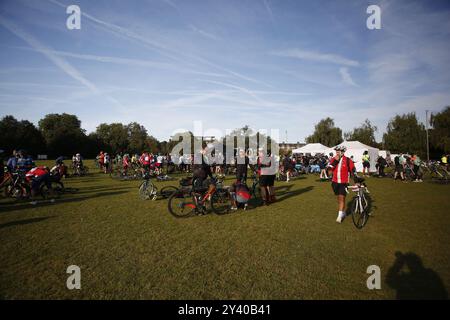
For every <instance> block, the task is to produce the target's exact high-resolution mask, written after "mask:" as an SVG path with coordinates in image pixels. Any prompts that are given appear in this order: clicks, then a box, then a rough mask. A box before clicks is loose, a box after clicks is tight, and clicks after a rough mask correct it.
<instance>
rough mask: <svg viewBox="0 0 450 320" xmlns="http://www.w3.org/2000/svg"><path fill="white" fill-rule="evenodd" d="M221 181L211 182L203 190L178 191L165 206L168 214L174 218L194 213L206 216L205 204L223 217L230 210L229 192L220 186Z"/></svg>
mask: <svg viewBox="0 0 450 320" xmlns="http://www.w3.org/2000/svg"><path fill="white" fill-rule="evenodd" d="M221 184H222V181H220V180H217V181H213V182H212V183H211V184H210V185H209V187H208V188H207V189H206V190H205V188H202V189H192V188H191V189H189V190H186V189H179V190H177V191H176V192H174V193H173V194H172V195H171V196H170V197H169V201H168V204H167V207H168V209H169V212H170V213H171V214H172V215H173V216H174V217H176V218H186V217H189V216H191V215H193V214H195V213H197V214H206V212H207V208H206V204H207V202H210V206H211V209H212V211H213V212H214V213H216V214H218V215H223V214H226V213H228V212H229V211H230V210H231V197H230V193H229V190H228V189H227V188H225V187H223V186H222V185H221Z"/></svg>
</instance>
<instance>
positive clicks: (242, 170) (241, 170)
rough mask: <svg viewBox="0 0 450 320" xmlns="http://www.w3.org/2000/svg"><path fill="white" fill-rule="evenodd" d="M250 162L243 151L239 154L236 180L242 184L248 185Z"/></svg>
mask: <svg viewBox="0 0 450 320" xmlns="http://www.w3.org/2000/svg"><path fill="white" fill-rule="evenodd" d="M249 162H250V160H249V159H248V157H247V155H246V154H245V151H244V150H243V149H240V150H239V154H238V156H237V158H236V180H237V181H239V182H240V183H243V184H246V183H247V169H248V165H249Z"/></svg>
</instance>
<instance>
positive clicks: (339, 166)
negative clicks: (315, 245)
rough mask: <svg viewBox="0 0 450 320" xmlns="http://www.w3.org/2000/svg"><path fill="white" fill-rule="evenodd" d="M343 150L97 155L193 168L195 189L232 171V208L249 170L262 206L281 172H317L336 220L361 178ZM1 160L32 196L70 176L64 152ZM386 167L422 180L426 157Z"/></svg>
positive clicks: (101, 162)
mask: <svg viewBox="0 0 450 320" xmlns="http://www.w3.org/2000/svg"><path fill="white" fill-rule="evenodd" d="M345 152H346V148H345V147H343V146H341V147H336V148H335V154H333V153H330V154H329V155H325V154H316V155H314V156H312V155H309V154H300V155H297V154H294V155H284V156H282V157H279V156H277V155H273V154H271V153H270V152H268V151H267V150H266V149H262V148H261V149H258V152H257V153H256V154H253V153H250V152H249V151H248V150H244V149H239V150H237V151H236V154H235V155H234V157H232V158H231V159H230V160H229V161H225V157H223V155H222V154H218V155H217V157H216V156H215V155H214V154H211V153H210V152H208V148H207V147H206V146H205V147H204V148H202V150H201V151H200V152H198V153H196V154H188V155H184V156H177V155H170V154H166V155H162V154H152V153H150V152H148V151H143V152H142V154H141V155H139V154H133V155H130V154H128V153H123V154H117V155H115V156H114V157H111V155H110V154H108V153H107V152H103V151H101V152H100V153H99V155H98V156H97V157H96V161H97V163H98V166H99V168H100V169H101V171H102V172H104V173H108V172H110V171H111V169H112V168H113V166H117V167H120V168H121V170H122V172H124V173H125V174H126V173H127V171H128V170H129V169H131V168H133V169H134V170H140V171H142V173H143V174H144V173H145V172H149V171H153V172H154V173H156V174H159V173H161V172H162V170H163V168H165V169H166V170H167V171H166V172H168V171H169V168H172V169H173V170H178V171H179V172H181V173H191V174H192V187H193V188H194V190H200V189H205V188H208V186H209V185H210V184H211V183H214V180H215V177H214V173H215V174H216V175H223V174H230V173H231V174H234V175H235V177H236V179H235V182H234V183H233V185H232V186H231V188H230V191H231V194H232V195H234V198H233V206H232V209H234V210H236V209H237V207H238V201H237V200H236V199H237V198H236V196H235V195H236V193H237V190H238V189H242V188H245V187H246V186H247V179H248V171H249V170H250V171H251V172H252V173H253V177H256V179H257V181H258V188H259V190H260V194H261V198H262V201H263V204H264V205H270V204H272V203H275V202H276V201H277V199H276V196H275V187H274V184H275V180H276V178H277V177H278V178H280V177H281V176H283V177H284V178H285V181H287V182H289V181H290V180H291V179H292V177H295V176H296V175H299V174H311V173H316V174H319V177H320V179H322V180H331V186H332V189H333V192H334V194H335V195H336V196H337V199H338V217H337V222H342V220H343V219H344V218H345V214H344V211H345V196H346V194H347V189H346V188H347V186H348V184H349V179H350V177H351V176H353V177H354V178H356V179H359V177H358V175H357V173H356V166H355V163H356V162H355V160H354V159H353V156H352V157H347V156H346V155H345ZM0 159H1V161H2V165H1V170H0V182H2V183H3V181H4V177H5V173H10V174H15V175H20V176H22V177H23V179H24V180H25V181H26V182H27V183H29V184H30V191H31V195H30V197H31V199H33V198H34V197H35V196H36V193H37V191H38V190H39V187H40V186H41V185H42V184H45V185H49V183H50V177H51V176H57V177H59V178H61V177H66V176H67V174H68V170H67V166H66V165H65V164H64V158H63V157H58V158H57V159H56V161H55V165H54V167H52V168H51V169H49V168H48V167H45V166H36V165H35V162H34V160H33V158H32V157H31V156H29V155H28V154H27V153H26V152H25V151H24V150H18V151H13V153H12V155H11V156H10V157H8V158H7V160H6V163H4V160H5V157H4V153H3V151H2V150H0ZM361 162H362V168H363V169H362V175H363V176H370V175H371V158H370V155H369V153H368V151H365V152H364V153H363V154H362V157H361ZM440 165H441V166H443V168H446V170H448V155H444V156H443V157H442V158H441V161H440ZM84 167H85V166H84V164H83V157H82V156H81V154H79V153H77V154H75V155H74V156H73V157H72V168H73V170H74V173H75V172H80V170H83V168H84ZM388 167H391V168H392V169H393V170H392V171H393V173H392V174H390V175H391V177H392V178H393V179H394V180H398V179H399V180H402V181H405V180H407V179H408V178H409V179H411V180H413V181H414V182H422V181H423V167H424V162H423V161H422V160H421V159H420V157H419V156H418V155H416V154H412V155H405V154H400V155H396V156H395V157H394V158H393V161H391V159H390V158H389V157H387V158H385V157H383V156H378V158H377V159H376V161H375V169H376V174H375V175H376V176H378V177H386V176H387V174H386V171H385V170H386V168H388ZM355 181H356V180H355ZM247 189H248V187H247ZM31 203H33V204H35V203H36V202H35V201H32V202H31Z"/></svg>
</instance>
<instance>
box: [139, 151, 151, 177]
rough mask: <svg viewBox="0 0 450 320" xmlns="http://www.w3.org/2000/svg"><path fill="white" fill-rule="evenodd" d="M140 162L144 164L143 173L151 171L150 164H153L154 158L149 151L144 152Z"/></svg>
mask: <svg viewBox="0 0 450 320" xmlns="http://www.w3.org/2000/svg"><path fill="white" fill-rule="evenodd" d="M139 162H140V163H141V164H142V169H143V173H145V172H149V171H150V164H151V163H152V158H151V157H150V154H149V153H148V152H147V151H144V152H143V153H142V155H141V157H140V158H139Z"/></svg>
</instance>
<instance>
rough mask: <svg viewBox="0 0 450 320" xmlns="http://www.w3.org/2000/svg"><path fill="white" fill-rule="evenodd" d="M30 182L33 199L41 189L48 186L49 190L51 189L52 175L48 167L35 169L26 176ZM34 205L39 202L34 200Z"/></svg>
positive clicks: (32, 202)
mask: <svg viewBox="0 0 450 320" xmlns="http://www.w3.org/2000/svg"><path fill="white" fill-rule="evenodd" d="M25 177H26V179H27V181H28V182H31V199H33V198H35V197H36V195H37V194H38V192H39V187H40V186H41V185H42V184H44V183H45V184H46V185H47V188H49V189H50V188H51V183H50V173H49V170H48V168H47V167H35V168H33V169H31V170H30V171H28V172H27V173H26V174H25ZM31 204H32V205H35V204H37V201H35V200H32V201H31Z"/></svg>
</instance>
